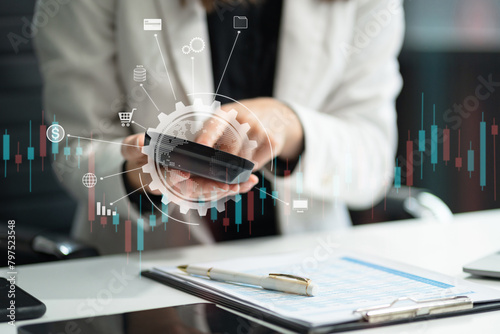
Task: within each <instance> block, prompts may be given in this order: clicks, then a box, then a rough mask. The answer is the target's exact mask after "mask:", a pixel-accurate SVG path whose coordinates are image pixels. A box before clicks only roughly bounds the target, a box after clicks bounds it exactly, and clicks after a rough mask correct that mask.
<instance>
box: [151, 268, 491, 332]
mask: <svg viewBox="0 0 500 334" xmlns="http://www.w3.org/2000/svg"><path fill="white" fill-rule="evenodd" d="M141 274H142V276H144V277H147V278H150V279H152V280H155V281H157V282H160V283H163V284H165V285H167V286H170V287H173V288H175V289H178V290H181V291H184V292H186V293H189V294H191V295H194V296H197V297H200V298H203V299H205V300H208V301H210V302H212V303H214V304H217V305H220V306H223V307H226V308H228V309H232V310H234V311H236V312H240V313H243V314H246V315H249V316H250V317H256V318H259V319H262V320H264V321H265V322H269V323H271V324H273V325H276V326H279V327H282V328H284V329H288V330H291V331H295V332H299V333H307V334H323V333H339V332H345V331H352V330H359V329H365V328H375V327H382V326H390V325H397V324H403V323H409V322H414V321H426V320H432V319H439V318H448V317H454V316H461V315H467V314H473V313H480V312H488V311H495V310H500V302H495V303H481V304H476V305H474V304H473V302H472V301H471V300H470V298H469V297H467V296H460V297H454V298H440V299H433V300H427V301H415V305H414V306H413V307H405V308H403V307H397V306H398V305H397V304H398V303H399V302H401V301H402V300H401V299H398V300H395V301H394V302H393V303H392V304H390V305H380V306H374V307H373V308H370V309H358V310H353V312H358V313H362V316H363V320H362V321H356V322H349V323H343V324H337V325H332V326H324V327H316V328H310V327H307V326H302V325H299V324H296V323H292V322H290V321H287V320H285V319H283V318H281V317H278V316H275V315H273V314H268V313H258V312H256V311H255V309H253V308H251V307H248V306H246V305H241V304H236V303H233V302H231V301H230V300H228V299H225V298H221V297H220V296H217V295H215V294H205V293H203V292H202V291H196V290H194V289H191V288H188V287H186V286H183V285H181V284H178V283H177V282H176V281H173V280H171V279H169V277H166V276H163V275H161V274H159V273H157V272H154V271H151V270H146V271H143V272H142V273H141ZM408 300H410V299H408ZM402 311H404V312H405V313H406V316H404V317H403V316H400V315H401V312H402ZM382 314H383V316H387V317H388V319H383V320H381V319H382Z"/></svg>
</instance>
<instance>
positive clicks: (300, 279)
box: [269, 273, 311, 284]
mask: <svg viewBox="0 0 500 334" xmlns="http://www.w3.org/2000/svg"><path fill="white" fill-rule="evenodd" d="M269 277H270V278H275V279H281V280H286V279H288V280H295V281H298V282H302V283H305V284H309V283H311V280H310V279H309V278H305V277H300V276H295V275H289V274H275V273H274V274H269Z"/></svg>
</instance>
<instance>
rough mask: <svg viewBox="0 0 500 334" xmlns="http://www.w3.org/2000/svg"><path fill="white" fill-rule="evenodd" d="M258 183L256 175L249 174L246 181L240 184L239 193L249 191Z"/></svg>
mask: <svg viewBox="0 0 500 334" xmlns="http://www.w3.org/2000/svg"><path fill="white" fill-rule="evenodd" d="M258 183H259V178H258V176H257V175H254V174H252V175H250V178H249V179H248V181H246V182H244V183H242V184H241V185H240V193H241V194H246V193H247V192H249V191H250V189H252V188H253V187H255V186H256V185H257V184H258Z"/></svg>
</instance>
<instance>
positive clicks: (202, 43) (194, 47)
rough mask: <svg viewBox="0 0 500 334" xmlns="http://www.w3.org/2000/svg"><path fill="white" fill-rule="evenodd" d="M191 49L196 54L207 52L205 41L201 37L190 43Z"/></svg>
mask: <svg viewBox="0 0 500 334" xmlns="http://www.w3.org/2000/svg"><path fill="white" fill-rule="evenodd" d="M196 44H198V45H196ZM189 48H190V49H191V50H193V52H194V53H200V52H201V51H203V50H205V41H204V40H203V39H202V38H201V37H195V38H193V39H191V42H189Z"/></svg>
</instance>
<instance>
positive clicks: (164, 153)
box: [144, 132, 254, 184]
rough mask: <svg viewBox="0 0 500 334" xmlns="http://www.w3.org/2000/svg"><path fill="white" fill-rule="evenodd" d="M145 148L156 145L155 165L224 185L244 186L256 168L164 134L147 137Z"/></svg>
mask: <svg viewBox="0 0 500 334" xmlns="http://www.w3.org/2000/svg"><path fill="white" fill-rule="evenodd" d="M144 145H155V148H154V152H155V153H154V155H155V161H156V162H157V163H159V164H161V165H162V166H164V167H170V168H175V169H179V170H182V171H185V172H189V173H191V174H194V175H197V176H201V177H204V178H207V179H210V180H214V181H218V182H222V183H227V184H235V183H241V182H245V181H247V180H248V178H249V177H250V175H251V174H252V169H253V167H254V163H253V162H251V161H249V160H247V159H244V158H241V157H238V156H236V155H233V154H230V153H227V152H224V151H221V150H217V149H215V148H212V147H208V146H205V145H201V144H198V143H195V142H192V141H189V140H186V139H181V138H177V137H173V136H169V135H165V134H160V133H154V132H149V133H146V139H145V142H144Z"/></svg>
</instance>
